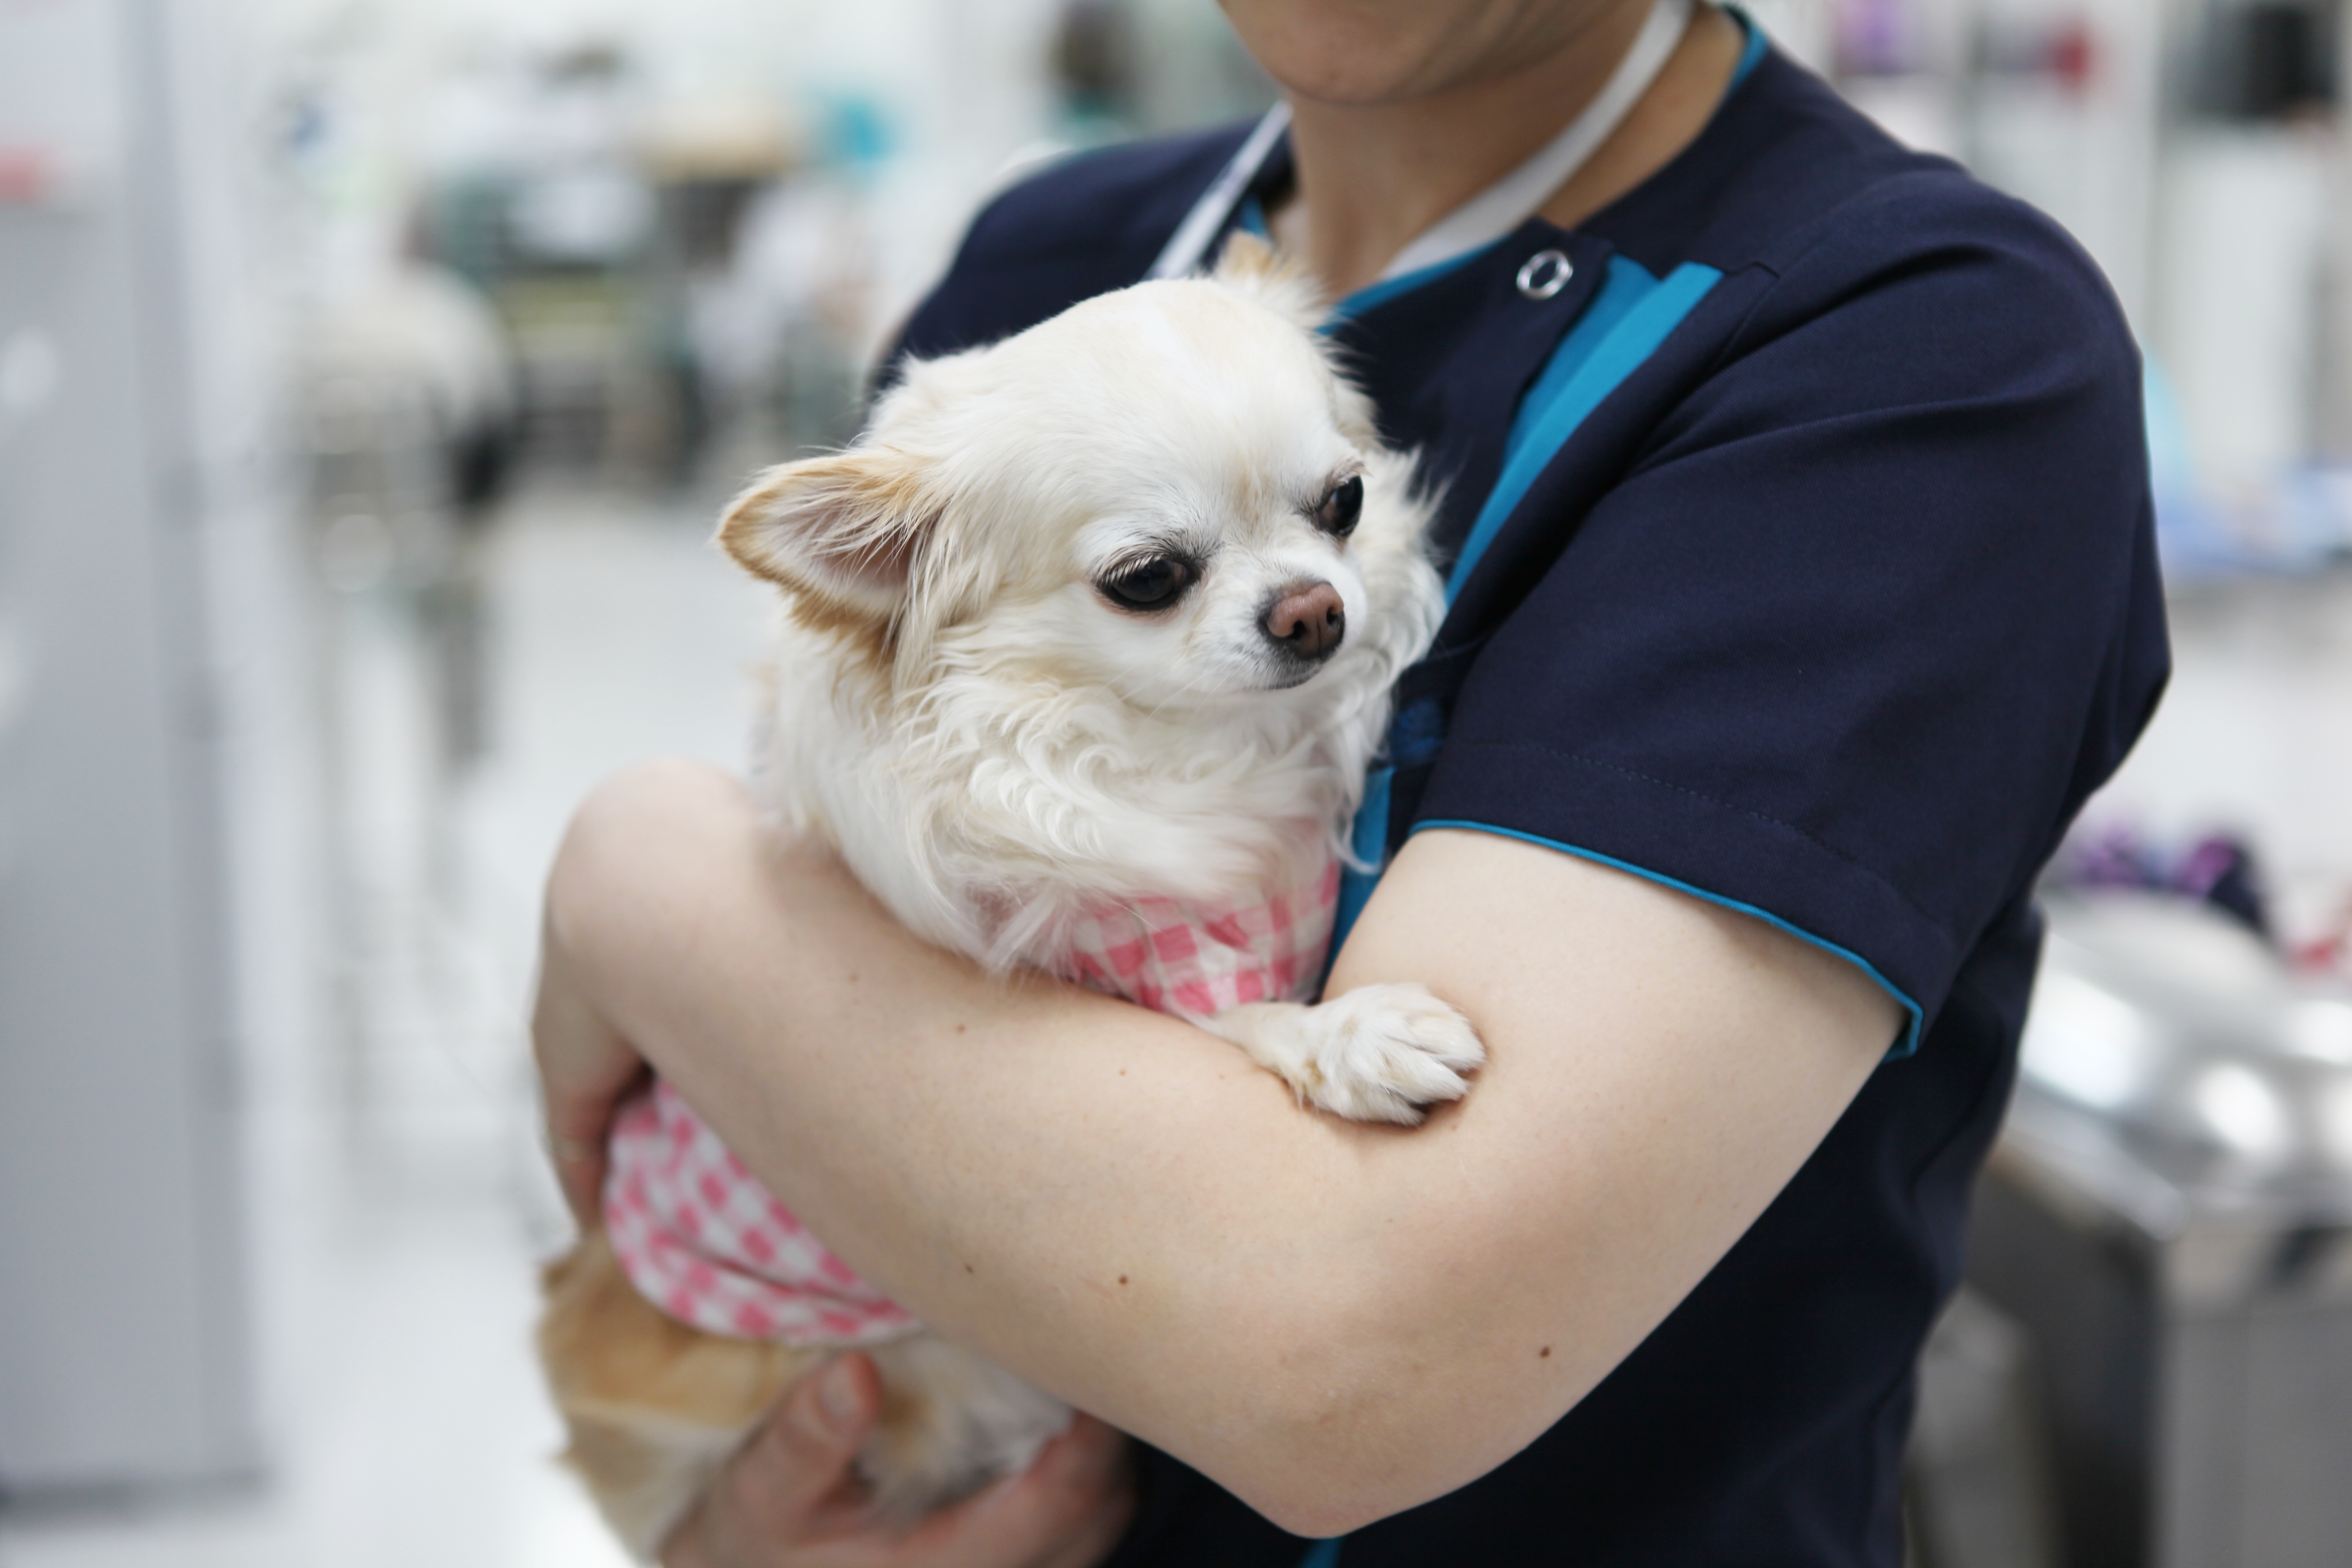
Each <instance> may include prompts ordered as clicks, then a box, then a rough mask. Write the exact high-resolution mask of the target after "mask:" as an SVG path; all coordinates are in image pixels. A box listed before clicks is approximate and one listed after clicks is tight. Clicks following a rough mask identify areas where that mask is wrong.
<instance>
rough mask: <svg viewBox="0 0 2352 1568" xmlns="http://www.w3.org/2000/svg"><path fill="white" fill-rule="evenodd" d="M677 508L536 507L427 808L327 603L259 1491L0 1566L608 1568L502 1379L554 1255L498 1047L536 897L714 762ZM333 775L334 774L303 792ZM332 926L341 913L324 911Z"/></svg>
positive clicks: (233, 1492) (398, 628)
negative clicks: (477, 727) (264, 1478)
mask: <svg viewBox="0 0 2352 1568" xmlns="http://www.w3.org/2000/svg"><path fill="white" fill-rule="evenodd" d="M708 540H709V515H708V513H707V512H703V511H701V510H699V509H692V510H687V509H677V508H662V507H649V506H646V505H644V504H641V503H633V502H630V501H627V500H614V499H612V498H602V499H600V498H598V497H596V496H594V495H592V494H584V493H583V494H566V495H555V494H540V495H534V496H531V497H528V498H526V499H525V500H523V501H521V502H520V503H519V504H518V505H517V506H516V507H514V508H512V509H510V515H509V517H508V519H507V520H506V521H505V522H504V524H503V526H502V527H501V528H500V529H499V531H498V532H497V533H496V534H495V535H493V536H492V538H491V541H490V542H489V546H488V559H487V561H486V566H487V580H488V584H489V600H490V604H491V627H492V638H493V640H492V647H493V649H494V650H495V651H494V653H493V655H492V658H491V667H492V669H493V672H494V679H493V694H494V700H495V709H494V714H495V717H494V721H493V725H492V729H491V735H492V740H493V749H492V752H491V754H490V755H489V756H488V759H487V760H486V761H485V763H483V765H481V766H480V767H479V768H478V770H477V771H475V772H474V773H472V774H471V775H470V776H468V777H467V778H464V779H462V780H458V781H456V782H455V783H454V784H453V783H447V782H444V781H442V780H440V779H439V778H438V776H437V770H436V768H435V767H434V765H433V748H432V745H431V743H430V740H429V737H430V735H431V734H432V732H433V731H432V730H431V727H430V719H431V709H430V706H429V700H428V698H427V695H426V693H427V690H428V687H427V684H426V679H425V673H426V666H425V661H424V659H423V658H422V649H421V647H420V645H419V642H418V640H417V637H416V636H415V629H414V628H415V617H414V616H412V615H410V614H408V613H407V611H406V609H405V607H404V603H403V601H402V600H401V598H400V596H399V595H392V594H384V593H378V594H373V595H361V596H357V597H352V598H346V599H341V600H338V601H332V602H331V606H332V614H331V617H330V620H331V625H334V626H339V628H340V629H339V632H338V633H337V635H335V636H333V637H332V638H331V644H332V646H333V647H335V648H336V650H337V651H338V653H339V655H340V659H341V676H340V684H341V687H342V689H343V690H344V691H345V692H346V698H345V700H344V701H343V703H342V704H341V719H342V730H343V734H342V737H341V739H342V746H341V751H340V752H339V753H338V756H339V760H340V768H341V775H342V777H343V778H344V779H345V780H346V781H347V785H348V787H347V792H346V794H345V799H346V801H347V805H346V806H345V808H344V809H343V811H342V813H341V822H342V825H343V826H342V831H341V834H340V835H339V836H338V837H340V838H341V841H342V843H343V845H344V847H345V853H344V858H342V859H341V860H340V861H339V862H337V863H336V864H335V865H334V866H332V867H331V868H330V874H329V875H328V876H327V877H325V878H323V879H322V881H323V882H325V883H326V884H327V885H328V886H330V887H337V886H339V887H341V888H342V889H344V892H343V894H342V895H341V897H328V898H326V899H323V900H322V904H323V905H326V906H329V907H328V908H327V909H326V910H324V912H325V913H327V914H328V915H330V916H332V917H334V918H336V919H337V920H338V922H339V933H340V934H339V935H338V936H337V937H335V938H333V939H331V940H330V941H329V942H324V943H322V944H321V946H322V947H323V948H330V949H331V948H335V947H340V948H341V949H342V950H343V951H344V952H345V953H346V958H345V962H344V963H342V964H341V966H340V968H339V970H338V973H335V974H334V975H332V976H330V977H329V983H328V984H327V985H326V986H325V987H324V990H325V992H326V998H325V1000H324V1002H323V1004H322V1005H321V1006H320V1016H321V1018H322V1020H324V1021H325V1022H326V1023H327V1024H328V1025H329V1026H328V1027H325V1028H322V1029H321V1030H320V1039H319V1041H318V1049H317V1051H316V1052H315V1056H316V1058H317V1059H316V1060H314V1061H310V1062H309V1063H307V1064H306V1066H305V1070H304V1071H303V1072H302V1073H301V1074H300V1075H299V1089H298V1090H297V1091H296V1092H295V1093H293V1094H292V1096H291V1097H290V1099H291V1102H290V1103H289V1104H288V1105H286V1106H284V1107H282V1108H281V1110H283V1114H281V1115H278V1116H277V1117H276V1118H274V1119H273V1120H271V1121H270V1124H269V1126H268V1130H267V1136H268V1138H269V1139H270V1141H271V1142H272V1143H273V1145H274V1148H273V1150H272V1152H270V1154H269V1155H268V1156H267V1157H266V1159H267V1164H266V1168H267V1169H268V1172H269V1173H270V1174H271V1179H270V1180H269V1182H268V1190H267V1191H265V1192H264V1193H263V1194H262V1199H261V1205H262V1210H263V1222H264V1227H265V1231H266V1234H267V1235H268V1237H269V1241H268V1246H267V1247H266V1248H265V1254H266V1256H265V1259H264V1262H265V1279H267V1280H268V1282H269V1283H268V1289H267V1292H266V1300H265V1303H264V1305H265V1310H266V1319H267V1328H266V1331H265V1332H266V1337H267V1339H268V1347H267V1361H268V1366H269V1369H270V1372H271V1375H272V1383H273V1385H274V1394H273V1398H272V1401H271V1403H272V1405H273V1407H274V1409H275V1411H276V1413H277V1422H276V1434H277V1440H276V1445H275V1446H276V1448H277V1452H278V1464H277V1466H276V1468H275V1472H274V1474H273V1475H272V1477H271V1478H270V1479H269V1481H268V1483H267V1484H266V1485H262V1486H258V1487H255V1488H249V1489H229V1490H227V1491H225V1492H223V1493H221V1494H219V1495H216V1496H214V1497H211V1498H209V1499H205V1500H194V1501H191V1500H180V1501H178V1502H176V1503H165V1502H162V1501H158V1500H147V1501H145V1502H144V1503H143V1504H140V1505H137V1506H130V1507H121V1506H118V1507H116V1508H111V1509H98V1510H91V1509H88V1508H79V1509H63V1510H60V1509H57V1508H45V1509H41V1510H35V1511H32V1512H30V1513H26V1512H25V1511H22V1510H19V1511H16V1512H12V1513H0V1564H5V1565H6V1568H422V1565H425V1564H431V1565H432V1568H619V1565H620V1564H621V1563H624V1562H625V1559H624V1558H623V1556H622V1555H621V1554H620V1552H618V1550H617V1548H615V1547H614V1546H613V1545H612V1544H611V1543H610V1542H609V1540H608V1539H607V1538H606V1537H605V1536H604V1532H603V1530H602V1527H601V1525H600V1524H599V1523H598V1521H596V1520H595V1518H594V1516H593V1513H592V1512H591V1511H590V1510H589V1509H588V1507H587V1504H586V1502H585V1500H584V1498H583V1496H582V1494H581V1493H580V1492H579V1491H578V1489H576V1488H575V1487H574V1486H573V1484H572V1481H571V1479H569V1478H568V1477H567V1476H565V1475H564V1474H563V1473H562V1471H561V1470H560V1469H559V1468H557V1467H556V1466H555V1465H554V1463H553V1462H552V1456H553V1454H554V1452H555V1450H556V1448H557V1447H558V1446H559V1434H558V1429H557V1425H556V1421H555V1417H554V1415H553V1414H552V1412H551V1410H550V1409H549V1407H548V1405H547V1402H546V1399H545V1396H544V1394H543V1393H542V1392H541V1387H540V1384H539V1381H538V1374H537V1371H536V1368H535V1366H534V1365H533V1363H532V1362H531V1360H530V1352H529V1334H530V1323H531V1320H532V1316H533V1313H534V1310H535V1283H534V1266H535V1263H536V1261H537V1260H538V1259H539V1258H542V1257H544V1256H546V1255H547V1254H548V1253H549V1252H551V1250H553V1249H554V1248H555V1247H559V1246H560V1245H561V1244H562V1237H563V1236H564V1234H565V1226H564V1222H563V1220H562V1217H561V1212H560V1206H559V1205H558V1203H557V1200H556V1199H555V1197H554V1194H553V1191H552V1187H551V1184H550V1183H549V1182H548V1181H547V1179H546V1176H545V1174H544V1172H543V1170H542V1168H541V1164H540V1161H539V1154H538V1150H537V1146H536V1142H535V1137H534V1129H535V1125H536V1119H535V1117H534V1115H533V1113H532V1110H531V1104H530V1089H529V1078H528V1068H527V1058H526V1056H525V1047H524V1037H523V1033H522V1027H521V1022H520V1021H521V1019H522V1017H523V1016H524V1003H525V996H526V994H527V990H528V984H529V977H530V963H531V954H532V943H533V940H534V933H535V929H536V905H537V896H538V887H539V884H540V881H541V876H542V873H543V871H544V868H545V866H546V864H547V862H548V860H549V858H550V857H551V855H552V853H553V850H554V847H555V845H556V842H557V838H558V836H559V835H560V833H561V831H562V826H563V823H564V821H565V819H566V817H567V816H568V815H569V812H570V810H571V808H572V805H573V804H574V803H576V802H577V801H578V799H579V798H580V796H581V795H583V793H584V792H585V791H586V790H587V789H588V788H589V786H590V785H591V784H593V783H594V782H595V780H596V779H597V778H599V777H601V776H602V775H604V773H608V772H610V771H611V770H613V769H614V768H615V767H618V766H620V765H622V764H624V763H627V762H629V761H631V760H634V759H637V758H642V757H646V756H652V755H657V754H661V753H665V752H671V753H686V754H690V755H698V756H702V757H707V758H709V759H711V760H714V761H719V762H722V763H735V762H736V761H737V760H738V758H739V754H740V737H741V736H742V735H743V733H744V732H745V729H746V703H747V701H748V696H747V692H746V688H745V682H744V680H743V679H742V676H743V671H744V669H745V668H746V666H747V664H748V662H749V659H750V658H751V654H752V651H753V650H754V648H755V647H756V643H757V635H758V605H759V601H758V597H757V595H756V594H755V593H754V592H753V590H752V589H751V586H750V585H749V584H747V583H746V582H744V581H743V580H742V579H741V578H740V574H737V573H736V571H735V569H734V568H733V567H731V566H730V565H729V564H728V563H726V562H725V561H724V560H723V559H722V558H720V557H719V555H718V554H717V552H715V551H713V550H712V549H711V548H710V546H709V543H708ZM329 771H330V772H332V771H334V770H333V769H330V770H329ZM335 910H341V913H340V915H339V916H336V915H335Z"/></svg>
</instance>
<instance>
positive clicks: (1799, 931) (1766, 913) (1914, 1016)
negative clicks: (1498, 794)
mask: <svg viewBox="0 0 2352 1568" xmlns="http://www.w3.org/2000/svg"><path fill="white" fill-rule="evenodd" d="M1432 827H1458V828H1464V829H1466V830H1468V831H1469V832H1472V833H1491V834H1493V835H1495V836H1496V837H1498V838H1517V839H1518V840H1520V841H1521V842H1522V843H1527V844H1540V845H1542V846H1543V847H1545V848H1547V849H1557V850H1559V852H1560V853H1561V854H1563V855H1573V856H1575V857H1576V858H1578V859H1580V860H1591V861H1594V862H1596V863H1597V864H1600V865H1602V866H1610V867H1614V868H1616V869H1618V870H1620V871H1626V872H1630V873H1632V874H1633V876H1636V877H1639V878H1641V879H1643V881H1646V882H1655V883H1657V884H1658V885H1659V886H1660V887H1662V888H1672V889H1674V890H1675V891H1676V892H1678V893H1688V894H1689V895H1690V896H1691V897H1692V898H1695V899H1704V900H1706V901H1707V902H1708V903H1710V904H1714V905H1717V906H1718V907H1719V908H1722V909H1727V910H1738V912H1739V913H1741V914H1743V915H1753V916H1755V917H1756V918H1757V919H1758V920H1759V921H1763V922H1764V923H1765V924H1766V925H1769V926H1771V927H1773V928H1774V929H1775V930H1778V931H1787V932H1788V933H1789V934H1790V936H1793V937H1795V938H1796V939H1797V940H1798V941H1799V942H1807V943H1810V944H1811V945H1812V946H1814V947H1818V948H1820V949H1821V950H1822V952H1827V953H1832V954H1834V955H1836V956H1837V957H1839V958H1843V959H1844V960H1845V961H1846V962H1847V963H1851V964H1853V966H1854V967H1855V968H1857V969H1859V970H1861V971H1862V972H1863V973H1864V974H1867V975H1869V976H1870V978H1871V980H1872V981H1873V982H1874V983H1875V984H1876V985H1877V986H1878V988H1879V989H1880V990H1881V991H1884V992H1885V993H1886V994H1888V995H1889V996H1892V997H1894V998H1895V1001H1896V1002H1898V1003H1900V1004H1901V1005H1902V1007H1903V1011H1904V1013H1905V1015H1906V1019H1907V1021H1906V1023H1905V1025H1904V1026H1903V1037H1902V1038H1901V1039H1899V1040H1897V1041H1896V1042H1895V1046H1894V1047H1893V1048H1892V1049H1891V1050H1889V1051H1888V1052H1887V1053H1886V1059H1887V1060H1889V1061H1899V1060H1901V1059H1902V1058H1905V1057H1907V1056H1909V1055H1911V1054H1912V1053H1913V1052H1914V1051H1916V1050H1917V1049H1918V1048H1919V1028H1920V1025H1921V1023H1922V1021H1923V1019H1924V1017H1925V1015H1923V1014H1922V1013H1921V1012H1920V1010H1919V1004H1918V1003H1916V1002H1914V1001H1913V1000H1911V998H1910V997H1909V996H1908V995H1906V994H1904V992H1903V990H1902V989H1901V988H1900V987H1899V986H1897V985H1896V984H1895V982H1893V981H1892V980H1889V979H1887V978H1886V976H1885V975H1884V974H1881V973H1879V972H1878V966H1877V965H1876V964H1874V963H1871V962H1870V960H1868V959H1866V958H1864V957H1863V956H1862V954H1860V953H1858V952H1854V951H1853V949H1851V948H1844V947H1840V946H1839V945H1838V944H1837V943H1835V942H1831V941H1829V940H1828V939H1826V938H1824V937H1818V936H1815V935H1814V934H1813V933H1812V932H1811V931H1807V930H1805V929H1804V928H1803V927H1801V926H1794V925H1790V923H1789V922H1788V921H1784V920H1782V919H1781V918H1780V916H1779V915H1776V914H1774V913H1773V912H1772V911H1771V910H1760V909H1758V908H1757V907H1756V906H1755V905H1754V904H1750V903H1743V902H1741V901H1740V900H1738V899H1727V898H1725V897H1724V896H1723V895H1722V894H1720V893H1710V892H1708V891H1707V890H1706V889H1705V888H1695V887H1693V886H1691V884H1689V883H1688V882H1685V881H1683V880H1682V879H1679V878H1675V877H1669V876H1666V875H1664V874H1663V873H1662V872H1657V871H1652V870H1648V869H1645V868H1643V867H1640V866H1636V865H1634V864H1633V863H1632V862H1631V861H1627V860H1620V859H1618V858H1616V857H1615V856H1614V855H1603V854H1601V852H1600V851H1599V850H1597V849H1583V848H1580V847H1577V846H1576V845H1573V844H1562V843H1561V842H1560V841H1559V839H1557V838H1546V837H1542V836H1541V835H1539V834H1534V833H1521V832H1520V831H1518V829H1517V828H1514V827H1496V826H1494V825H1493V824H1492V823H1486V822H1469V821H1465V820H1460V819H1455V818H1441V819H1439V820H1436V821H1433V822H1416V823H1414V824H1413V825H1412V830H1413V831H1414V832H1415V833H1421V832H1424V831H1426V830H1427V829H1429V828H1432Z"/></svg>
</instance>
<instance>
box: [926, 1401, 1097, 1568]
mask: <svg viewBox="0 0 2352 1568" xmlns="http://www.w3.org/2000/svg"><path fill="white" fill-rule="evenodd" d="M1133 1509H1134V1487H1133V1479H1132V1476H1131V1474H1130V1452H1129V1442H1128V1439H1127V1437H1126V1436H1125V1435H1124V1434H1122V1433H1120V1432H1118V1431H1117V1430H1116V1429H1114V1428H1112V1427H1109V1426H1105V1425H1103V1423H1101V1422H1100V1421H1097V1420H1096V1419H1095V1418H1094V1417H1093V1416H1091V1415H1077V1416H1076V1417H1074V1418H1073V1419H1072V1421H1071V1424H1070V1429H1069V1430H1068V1431H1066V1432H1065V1433H1063V1434H1062V1435H1061V1436H1058V1437H1056V1438H1055V1439H1054V1440H1053V1441H1052V1442H1051V1443H1048V1444H1047V1445H1046V1446H1045V1449H1044V1451H1043V1452H1041V1453H1040V1454H1039V1455H1038V1456H1037V1458H1036V1461H1035V1462H1034V1464H1032V1465H1031V1466H1030V1467H1029V1468H1028V1469H1026V1470H1024V1471H1023V1472H1022V1473H1021V1474H1020V1475H1017V1476H1008V1477H1006V1478H1005V1479H1003V1480H1001V1481H999V1482H997V1483H996V1484H995V1485H994V1486H992V1487H990V1488H989V1489H986V1490H985V1491H982V1493H980V1494H979V1495H978V1496H976V1497H973V1498H971V1499H969V1500H966V1501H964V1502H961V1503H959V1504H957V1505H956V1506H955V1507H953V1508H950V1509H948V1510H943V1511H942V1512H940V1513H938V1514H934V1515H933V1516H932V1517H931V1518H930V1519H929V1520H927V1521H924V1523H923V1525H922V1526H921V1527H920V1528H919V1530H918V1531H916V1532H915V1534H914V1535H913V1536H912V1537H910V1538H908V1542H907V1545H908V1548H909V1552H908V1558H909V1560H910V1561H915V1560H919V1561H921V1562H925V1563H933V1562H936V1563H955V1564H958V1565H959V1568H961V1565H963V1564H971V1565H973V1568H989V1565H992V1564H996V1563H1007V1564H1012V1563H1024V1564H1027V1563H1034V1564H1041V1565H1051V1568H1058V1565H1060V1564H1063V1563H1072V1564H1077V1563H1092V1562H1094V1561H1096V1560H1097V1558H1098V1557H1100V1556H1101V1555H1102V1554H1103V1553H1104V1552H1108V1551H1109V1549H1110V1547H1111V1546H1112V1544H1113V1543H1114V1542H1117V1541H1118V1537H1119V1535H1120V1534H1121V1533H1122V1532H1123V1531H1125V1530H1126V1528H1127V1522H1128V1519H1129V1515H1130V1514H1131V1513H1132V1511H1133Z"/></svg>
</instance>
